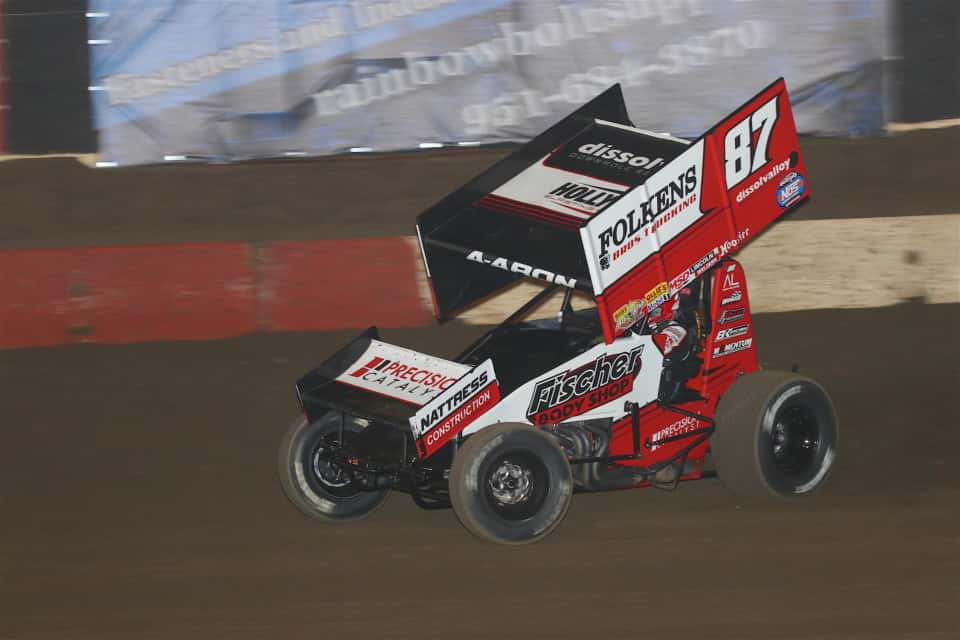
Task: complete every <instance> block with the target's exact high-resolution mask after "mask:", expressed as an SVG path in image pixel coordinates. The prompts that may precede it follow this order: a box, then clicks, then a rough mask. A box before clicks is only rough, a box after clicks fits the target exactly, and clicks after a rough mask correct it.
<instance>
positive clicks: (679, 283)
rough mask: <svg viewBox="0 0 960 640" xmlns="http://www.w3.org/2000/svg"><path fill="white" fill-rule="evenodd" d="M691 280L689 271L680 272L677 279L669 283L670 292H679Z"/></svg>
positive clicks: (691, 274) (691, 275)
mask: <svg viewBox="0 0 960 640" xmlns="http://www.w3.org/2000/svg"><path fill="white" fill-rule="evenodd" d="M692 278H693V273H691V271H690V270H689V269H687V270H686V271H682V272H681V273H680V274H679V275H677V277H675V278H674V279H673V280H671V281H670V291H680V289H683V288H684V287H685V286H687V282H689V281H690V280H691V279H692Z"/></svg>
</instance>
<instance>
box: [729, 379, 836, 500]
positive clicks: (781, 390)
mask: <svg viewBox="0 0 960 640" xmlns="http://www.w3.org/2000/svg"><path fill="white" fill-rule="evenodd" d="M716 421H717V427H716V431H715V432H714V434H713V437H712V439H711V451H712V454H713V458H714V461H715V463H716V467H717V474H718V475H719V476H720V480H721V481H722V482H723V484H724V485H725V486H726V487H727V488H729V489H730V490H731V491H733V492H734V493H736V494H738V495H742V496H752V497H761V496H763V497H769V496H775V497H790V496H801V495H805V494H808V493H811V492H813V491H815V490H816V489H818V488H819V487H820V486H822V485H823V483H824V482H825V481H826V479H827V477H828V476H829V475H830V471H831V469H832V468H833V463H834V461H835V459H836V453H837V445H838V444H839V439H840V432H839V424H838V421H837V414H836V411H835V410H834V408H833V402H832V401H831V400H830V396H829V395H827V392H826V391H825V390H824V389H823V387H821V386H820V385H819V384H817V383H816V382H815V381H814V380H811V379H810V378H807V377H804V376H800V375H797V374H794V373H787V372H782V371H758V372H756V373H750V374H747V375H745V376H743V377H741V378H739V379H737V380H736V382H734V383H733V384H732V385H731V386H730V388H729V389H727V392H726V393H724V394H723V397H722V398H720V402H719V403H718V404H717V413H716Z"/></svg>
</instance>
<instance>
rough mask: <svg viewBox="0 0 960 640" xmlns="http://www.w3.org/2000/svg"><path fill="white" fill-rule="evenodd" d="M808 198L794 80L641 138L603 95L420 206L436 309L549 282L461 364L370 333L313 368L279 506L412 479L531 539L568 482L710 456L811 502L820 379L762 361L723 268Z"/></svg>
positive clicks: (674, 466)
mask: <svg viewBox="0 0 960 640" xmlns="http://www.w3.org/2000/svg"><path fill="white" fill-rule="evenodd" d="M809 196H810V187H809V184H808V183H807V178H806V169H805V167H804V163H803V159H802V157H801V155H800V146H799V143H798V140H797V134H796V128H795V125H794V121H793V115H792V112H791V109H790V101H789V97H788V95H787V90H786V86H785V84H784V82H783V80H782V79H779V80H777V81H776V82H774V83H773V84H771V85H770V86H769V87H767V88H766V89H764V90H763V91H761V92H760V93H759V94H758V95H757V96H755V97H754V98H752V99H750V100H749V101H748V102H747V103H746V104H744V105H743V106H742V107H741V108H739V109H737V110H736V111H735V112H734V113H732V114H731V115H730V116H728V117H727V118H725V119H724V120H722V121H721V122H720V123H719V124H717V125H716V126H715V127H713V128H712V129H710V130H709V131H708V132H706V133H705V134H704V135H703V136H701V137H700V138H698V139H697V140H693V141H688V140H681V139H679V138H675V137H671V136H668V135H662V134H656V133H652V132H649V131H644V130H642V129H638V128H636V127H634V126H633V125H632V124H631V122H630V120H629V119H628V117H627V113H626V108H625V106H624V104H623V97H622V94H621V92H620V88H619V86H614V87H612V88H610V89H608V90H607V91H606V92H604V93H603V94H601V95H599V96H598V97H597V98H595V99H594V100H592V101H591V102H589V103H588V104H586V105H584V106H583V107H581V108H580V109H579V110H577V111H576V112H574V113H573V114H571V115H570V116H568V117H567V118H565V119H564V120H562V121H561V122H559V123H557V124H556V125H554V126H553V127H551V128H550V129H548V130H547V131H546V132H544V133H542V134H541V135H539V136H538V137H536V138H534V139H533V140H532V141H530V142H529V143H527V144H525V145H523V146H522V147H520V148H519V149H518V150H516V151H515V152H514V153H512V154H511V155H509V156H507V157H506V158H504V159H503V160H502V161H500V162H498V163H497V164H495V165H494V166H492V167H490V168H489V169H488V170H487V171H485V172H484V173H483V174H481V175H480V176H478V177H477V178H475V179H473V180H471V181H470V182H468V183H467V184H465V185H464V186H463V187H461V188H460V189H458V190H457V191H454V192H453V193H451V194H449V195H448V196H446V197H445V198H444V199H442V200H441V201H440V202H438V203H437V204H436V205H434V206H433V207H431V208H430V209H428V210H427V211H425V212H424V213H422V214H421V215H420V216H419V218H418V224H417V233H418V237H419V239H420V245H421V249H422V252H423V259H424V263H425V266H426V269H427V274H428V277H429V280H430V285H431V287H432V290H433V295H434V301H435V306H436V312H437V316H438V318H439V319H440V320H445V319H447V318H450V317H451V316H453V315H455V314H456V313H457V312H458V311H460V310H462V309H464V308H465V307H467V306H469V305H471V304H473V303H475V302H477V301H478V300H480V299H481V298H486V297H488V296H490V295H491V294H494V293H496V292H498V291H500V290H502V289H504V288H505V287H508V286H509V285H511V284H513V283H514V282H515V281H517V280H521V279H532V280H538V281H542V282H543V283H545V284H544V288H543V289H542V291H540V293H538V294H537V295H535V296H534V297H533V298H532V299H531V300H530V301H529V302H527V303H526V304H524V305H523V306H522V307H521V308H520V309H519V310H517V311H516V312H515V313H514V314H512V315H511V316H510V317H509V318H507V319H506V320H505V321H504V322H503V323H502V324H501V325H499V326H497V327H496V328H494V329H492V330H491V331H489V332H487V333H486V334H485V335H483V336H482V337H481V338H480V339H479V340H477V341H476V342H475V343H474V344H472V345H470V346H469V347H467V348H466V349H465V350H464V351H463V353H461V354H460V355H459V356H457V357H456V358H454V359H452V360H447V359H443V358H438V357H434V356H431V355H427V354H423V353H418V352H415V351H411V350H409V349H405V348H402V347H399V346H395V345H392V344H388V343H385V342H382V341H380V340H379V339H378V334H377V330H376V329H375V328H370V329H368V330H367V331H365V332H364V333H362V334H361V335H360V336H358V337H357V338H355V339H354V340H353V341H351V342H350V343H349V344H347V345H346V346H344V347H343V348H342V349H340V350H339V351H337V352H336V353H335V354H333V355H332V356H330V357H329V358H328V359H327V360H326V361H325V362H323V364H321V365H320V366H319V367H317V368H316V369H315V370H313V371H311V372H309V373H308V374H306V375H305V376H303V377H302V378H301V379H300V380H299V381H298V382H297V392H298V395H299V400H300V404H301V407H302V410H303V418H302V419H300V420H298V421H297V422H296V423H295V424H294V425H293V426H292V427H291V429H290V430H289V431H288V433H287V434H286V436H285V438H284V440H283V443H282V446H281V449H280V461H279V462H280V475H281V479H282V485H283V488H284V491H285V493H286V495H287V496H288V497H289V498H290V500H291V501H292V502H293V504H294V505H296V506H297V507H298V508H299V509H300V510H301V511H303V512H304V513H306V514H308V515H310V516H313V517H315V518H317V519H319V520H324V521H340V520H348V519H354V518H358V517H362V516H364V515H366V514H368V513H369V512H371V511H373V510H374V509H375V508H376V507H377V506H379V505H380V504H381V503H382V502H383V501H384V499H385V498H386V496H387V494H388V493H389V492H390V491H403V492H407V493H410V494H411V495H412V496H413V498H414V500H415V501H416V502H417V503H418V504H419V505H421V506H423V507H425V508H440V507H447V506H450V505H452V506H453V509H454V511H455V513H456V514H457V517H458V518H459V519H460V521H461V522H462V523H463V524H464V526H465V527H466V528H467V529H469V530H470V531H471V532H473V533H475V534H477V535H478V536H480V537H482V538H485V539H487V540H491V541H495V542H501V543H525V542H531V541H535V540H538V539H540V538H542V537H543V536H545V535H547V534H548V533H550V532H551V531H552V530H553V529H554V528H555V527H556V526H557V524H559V522H560V521H561V519H562V518H563V516H564V514H565V513H566V511H567V508H568V507H569V504H570V500H571V496H572V494H573V493H574V492H575V491H602V490H608V489H621V488H625V487H640V486H649V485H657V486H661V487H675V486H676V484H677V483H678V482H679V481H681V480H693V479H697V478H702V477H704V476H705V475H709V474H710V473H711V468H713V469H715V470H716V473H718V474H719V476H720V479H721V480H722V481H723V482H724V484H726V485H727V486H728V487H729V488H730V489H732V490H733V491H736V492H737V493H741V494H744V495H762V496H797V495H803V494H807V493H810V492H811V491H813V490H814V489H816V488H817V487H819V486H820V485H821V484H822V483H823V482H824V480H825V479H826V477H827V475H828V473H829V471H830V469H831V467H832V465H833V462H834V459H835V456H836V450H837V442H838V423H837V417H836V413H835V411H834V408H833V405H832V403H831V400H830V398H829V396H828V395H827V393H826V392H825V391H824V389H823V388H822V387H821V386H820V385H818V384H817V383H816V382H814V381H813V380H811V379H809V378H806V377H803V376H800V375H797V374H794V373H786V372H777V371H761V370H759V365H758V361H757V352H756V344H755V341H754V328H753V320H752V318H751V313H750V301H749V296H748V292H747V286H746V284H747V282H746V276H745V274H744V271H743V268H742V267H741V265H740V264H739V263H738V262H737V261H736V260H733V259H732V258H731V254H732V253H734V252H735V251H737V250H738V249H740V248H741V247H742V246H744V244H746V243H747V242H749V241H750V240H751V239H752V238H753V237H754V236H756V235H757V234H758V233H760V231H761V230H763V229H764V228H765V227H767V226H768V225H769V224H771V223H772V222H773V221H775V220H776V219H778V218H780V217H781V216H783V215H784V214H786V213H788V212H789V211H791V210H793V209H796V208H797V207H799V206H800V205H802V204H803V203H804V202H806V201H807V199H808V198H809ZM561 291H562V292H564V295H563V296H562V302H561V303H560V309H559V312H558V313H557V314H556V316H555V317H551V318H547V319H534V320H531V319H528V316H530V315H531V314H532V312H534V311H535V310H536V309H537V308H538V307H539V306H540V305H542V304H543V303H544V302H545V301H547V300H548V299H550V298H552V297H554V296H555V294H557V292H561ZM575 298H576V299H586V300H587V301H588V302H589V303H590V304H589V305H588V306H587V307H586V308H581V309H579V310H575V309H574V305H573V300H574V299H575ZM711 460H712V463H711V462H710V461H711Z"/></svg>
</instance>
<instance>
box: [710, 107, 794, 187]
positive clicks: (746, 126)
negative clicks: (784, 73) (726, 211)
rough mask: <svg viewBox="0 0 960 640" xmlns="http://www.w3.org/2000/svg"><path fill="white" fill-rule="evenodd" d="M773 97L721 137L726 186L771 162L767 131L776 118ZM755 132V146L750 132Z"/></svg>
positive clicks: (736, 182) (731, 185) (739, 181)
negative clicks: (757, 133)
mask: <svg viewBox="0 0 960 640" xmlns="http://www.w3.org/2000/svg"><path fill="white" fill-rule="evenodd" d="M779 97H780V96H774V97H773V98H771V99H770V100H769V101H768V102H765V103H763V104H762V105H760V107H759V108H757V110H756V111H754V112H753V113H751V114H750V115H749V116H747V117H746V118H744V119H743V120H741V121H740V122H738V123H737V124H735V125H733V126H732V127H731V128H730V130H729V131H727V137H726V138H724V139H723V155H724V158H725V167H724V169H725V172H726V177H727V189H732V188H733V187H735V186H737V185H738V184H740V183H741V182H743V180H744V179H745V178H746V177H747V176H749V175H750V174H751V173H753V172H754V171H758V170H759V169H760V168H761V167H762V166H763V165H765V164H767V163H768V162H770V155H769V153H768V151H769V150H770V134H771V133H772V132H773V125H774V123H776V121H777V99H778V98H779ZM757 131H759V132H760V135H759V136H757V143H756V145H754V144H753V134H754V133H756V132H757Z"/></svg>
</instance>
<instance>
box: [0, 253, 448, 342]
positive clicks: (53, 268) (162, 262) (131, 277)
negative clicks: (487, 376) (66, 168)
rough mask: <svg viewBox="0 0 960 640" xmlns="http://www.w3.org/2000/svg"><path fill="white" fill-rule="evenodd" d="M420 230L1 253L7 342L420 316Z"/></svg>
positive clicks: (158, 336) (171, 336)
mask: <svg viewBox="0 0 960 640" xmlns="http://www.w3.org/2000/svg"><path fill="white" fill-rule="evenodd" d="M418 262H419V255H418V253H417V250H416V247H415V245H414V243H413V242H411V239H409V238H363V239H352V240H336V241H333V240H329V241H316V242H275V243H269V244H266V245H263V246H257V247H255V246H253V245H251V244H249V243H245V242H232V243H231V242H225V243H202V244H174V245H153V246H133V247H80V248H65V249H25V250H13V251H0V348H11V347H29V346H42V345H56V344H66V343H73V342H97V343H123V342H142V341H151V340H206V339H214V338H227V337H232V336H237V335H242V334H245V333H251V332H253V331H258V330H260V331H293V330H324V329H343V328H351V327H353V328H362V327H366V326H369V325H371V324H376V325H379V326H387V327H399V326H416V325H422V324H425V323H427V322H429V321H430V319H431V317H432V316H431V312H430V311H429V310H428V307H427V305H426V304H425V303H424V301H423V299H422V296H421V295H420V292H419V290H418V287H419V286H420V284H419V283H420V280H421V279H420V278H419V276H418V269H419V266H418Z"/></svg>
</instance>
